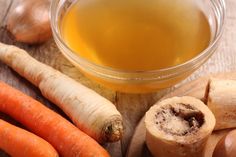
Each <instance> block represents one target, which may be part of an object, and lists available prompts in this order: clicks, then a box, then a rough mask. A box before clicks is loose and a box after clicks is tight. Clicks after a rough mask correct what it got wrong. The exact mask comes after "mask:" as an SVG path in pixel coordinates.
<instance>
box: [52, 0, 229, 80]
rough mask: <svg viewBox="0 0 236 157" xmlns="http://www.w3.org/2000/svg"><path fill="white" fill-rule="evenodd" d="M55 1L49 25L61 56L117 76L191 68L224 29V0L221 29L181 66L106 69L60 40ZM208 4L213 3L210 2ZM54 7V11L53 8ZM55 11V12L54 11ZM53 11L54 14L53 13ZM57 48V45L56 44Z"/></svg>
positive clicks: (218, 38) (219, 36) (206, 52)
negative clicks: (59, 48) (61, 49)
mask: <svg viewBox="0 0 236 157" xmlns="http://www.w3.org/2000/svg"><path fill="white" fill-rule="evenodd" d="M57 1H59V2H60V1H61V0H57ZM54 2H55V1H52V2H51V6H50V14H49V15H50V23H51V28H52V33H53V36H54V39H55V40H56V43H57V42H59V43H60V44H61V45H60V46H62V47H63V49H66V50H67V51H68V52H70V53H68V52H64V51H61V52H62V54H64V55H66V57H68V56H69V57H70V59H71V60H73V62H76V63H77V64H79V65H81V64H83V65H87V66H89V67H92V68H94V69H100V70H102V71H106V72H108V73H119V74H124V75H125V74H159V73H166V72H168V71H181V69H184V68H185V67H188V66H191V65H192V63H193V62H196V61H198V60H199V59H201V58H202V57H204V56H207V54H208V53H209V51H210V50H211V49H212V48H214V47H215V46H216V45H217V43H218V41H219V40H220V38H221V36H222V33H223V30H224V27H225V16H226V2H225V0H220V1H219V3H221V7H222V8H221V13H222V23H221V27H220V29H219V30H218V32H217V31H216V34H215V36H214V38H213V40H212V41H211V42H210V44H209V45H208V46H207V47H206V48H205V49H204V50H203V51H201V52H200V53H199V54H198V55H196V56H195V57H193V58H191V59H190V60H188V61H186V62H183V63H181V64H178V65H175V66H171V67H167V68H163V69H158V70H121V69H116V68H112V67H108V66H103V65H99V64H96V63H94V62H91V61H89V60H87V59H86V58H83V57H81V56H80V55H79V54H77V53H75V52H74V51H73V50H72V49H71V48H70V47H69V46H68V45H67V44H66V43H65V42H64V41H63V39H62V37H61V35H60V33H59V28H58V26H57V24H56V23H57V22H58V21H57V18H58V17H57V15H56V13H57V9H58V8H57V7H56V6H54V5H55V3H54ZM72 3H73V2H72ZM210 3H213V2H212V0H211V2H210ZM54 7H56V9H55V8H54ZM54 9H55V10H54ZM54 11H55V12H54ZM57 46H58V43H57ZM182 71H186V70H182Z"/></svg>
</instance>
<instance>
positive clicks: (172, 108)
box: [145, 96, 215, 157]
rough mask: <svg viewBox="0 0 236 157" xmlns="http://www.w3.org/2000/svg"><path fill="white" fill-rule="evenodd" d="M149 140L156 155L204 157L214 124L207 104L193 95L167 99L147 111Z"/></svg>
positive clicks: (148, 142)
mask: <svg viewBox="0 0 236 157" xmlns="http://www.w3.org/2000/svg"><path fill="white" fill-rule="evenodd" d="M145 126H146V130H147V133H146V143H147V146H148V148H149V150H150V151H151V153H152V154H153V156H155V157H203V156H204V147H205V145H206V142H207V140H208V137H209V136H210V135H211V133H212V131H213V129H214V126H215V117H214V115H213V113H212V112H211V111H210V110H209V109H208V107H207V106H206V105H205V104H204V103H203V102H201V101H200V100H198V99H196V98H193V97H187V96H185V97H173V98H169V99H165V100H163V101H161V102H159V103H157V104H156V105H154V106H153V107H151V109H150V110H149V111H148V112H147V113H146V117H145Z"/></svg>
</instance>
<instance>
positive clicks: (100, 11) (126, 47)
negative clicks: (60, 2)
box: [61, 0, 211, 70]
mask: <svg viewBox="0 0 236 157" xmlns="http://www.w3.org/2000/svg"><path fill="white" fill-rule="evenodd" d="M197 1H198V0H78V1H77V2H76V3H74V4H73V5H72V6H71V7H70V8H69V9H68V11H67V12H66V14H65V15H64V17H63V19H62V21H61V33H62V37H63V38H64V40H65V42H66V43H67V44H68V46H69V47H70V48H71V49H72V50H74V51H75V52H76V53H78V54H79V55H80V56H82V57H84V58H86V59H87V60H89V61H91V62H94V63H96V64H99V65H103V66H108V67H112V68H116V69H122V70H157V69H161V68H167V67H171V66H174V65H178V64H181V63H183V62H185V61H187V60H189V59H191V58H193V57H194V56H196V55H197V54H199V53H200V52H201V51H202V50H204V49H205V48H206V47H207V46H208V44H209V42H210V38H211V31H210V26H209V23H208V20H207V18H206V16H205V15H204V13H203V12H202V11H201V8H200V7H199V5H198V4H196V2H197Z"/></svg>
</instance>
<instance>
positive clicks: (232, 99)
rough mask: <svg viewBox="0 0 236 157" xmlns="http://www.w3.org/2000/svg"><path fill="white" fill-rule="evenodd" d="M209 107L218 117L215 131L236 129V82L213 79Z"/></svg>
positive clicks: (208, 101)
mask: <svg viewBox="0 0 236 157" xmlns="http://www.w3.org/2000/svg"><path fill="white" fill-rule="evenodd" d="M206 100H207V105H208V107H209V108H210V110H211V111H212V112H213V114H214V115H215V117H216V126H215V130H221V129H227V128H236V81H235V80H222V79H211V80H210V81H209V85H208V90H207V92H206Z"/></svg>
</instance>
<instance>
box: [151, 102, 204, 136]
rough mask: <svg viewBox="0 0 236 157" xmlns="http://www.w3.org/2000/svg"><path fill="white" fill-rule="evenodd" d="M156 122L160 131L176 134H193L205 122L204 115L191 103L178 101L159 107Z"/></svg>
mask: <svg viewBox="0 0 236 157" xmlns="http://www.w3.org/2000/svg"><path fill="white" fill-rule="evenodd" d="M155 123H156V125H157V128H158V129H159V130H160V131H164V132H165V133H167V134H171V135H176V136H185V135H189V134H193V133H195V132H197V131H198V130H199V128H201V126H202V125H203V123H204V115H203V113H202V112H201V111H199V110H198V109H196V108H194V107H192V106H191V105H189V104H183V103H177V104H171V105H166V106H165V107H162V108H160V109H158V111H157V113H156V114H155Z"/></svg>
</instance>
